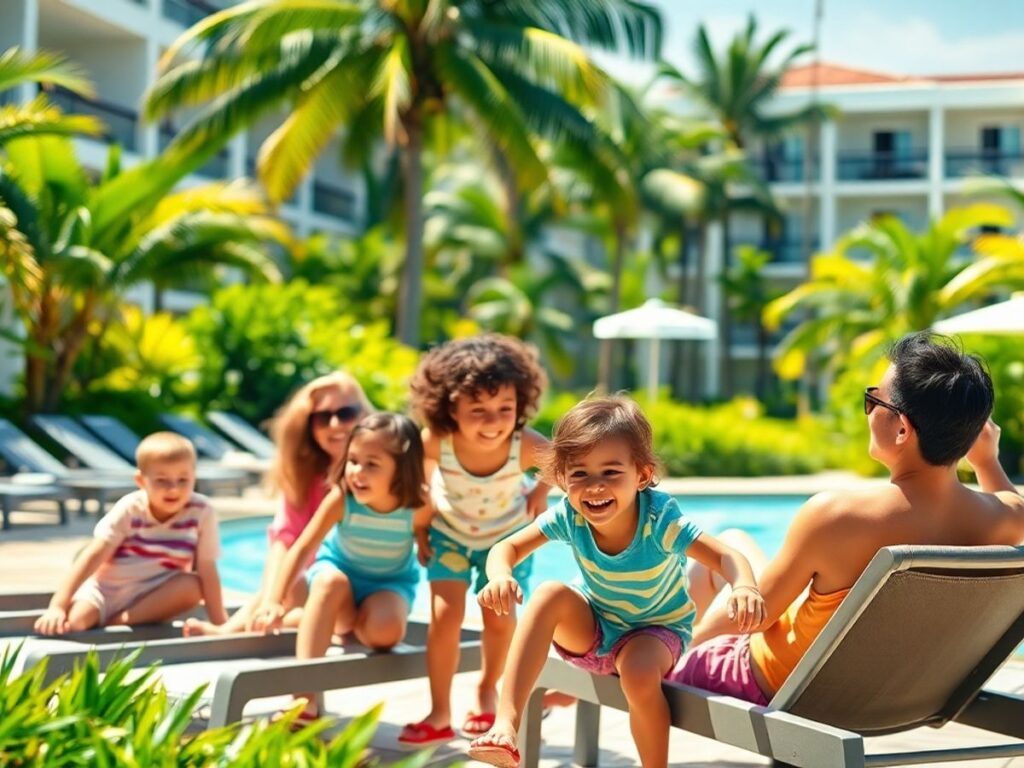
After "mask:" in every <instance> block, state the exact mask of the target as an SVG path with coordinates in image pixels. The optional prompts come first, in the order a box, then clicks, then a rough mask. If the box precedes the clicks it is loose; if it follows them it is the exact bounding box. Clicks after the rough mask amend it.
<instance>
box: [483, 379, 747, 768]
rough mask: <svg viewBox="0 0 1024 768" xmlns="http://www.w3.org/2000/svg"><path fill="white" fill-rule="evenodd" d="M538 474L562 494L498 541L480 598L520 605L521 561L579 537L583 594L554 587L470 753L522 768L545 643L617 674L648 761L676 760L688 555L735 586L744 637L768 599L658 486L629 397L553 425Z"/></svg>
mask: <svg viewBox="0 0 1024 768" xmlns="http://www.w3.org/2000/svg"><path fill="white" fill-rule="evenodd" d="M540 466H541V471H542V476H545V477H550V478H552V479H553V480H554V481H555V482H556V483H557V484H558V485H559V486H561V487H562V488H563V489H564V490H565V492H566V494H567V496H566V498H565V499H564V500H562V501H561V502H559V503H558V504H556V505H555V506H553V507H551V508H550V509H548V511H547V512H545V513H544V514H542V515H541V516H540V517H538V518H537V521H536V522H535V523H533V524H531V525H529V526H527V527H526V528H523V529H522V530H520V531H518V532H516V533H514V534H512V535H511V536H509V537H508V538H507V539H505V540H503V541H501V542H499V543H498V544H497V545H495V546H494V548H493V549H492V550H491V554H490V556H489V557H488V558H487V576H488V578H489V581H488V583H487V586H486V587H484V589H483V590H482V591H481V592H480V596H479V601H480V605H481V606H482V607H483V608H485V609H488V610H487V611H485V615H486V614H487V613H495V614H497V615H506V614H508V613H509V612H510V611H512V610H513V608H514V606H515V604H516V603H521V602H522V600H523V591H522V588H521V586H520V584H519V581H518V579H517V578H516V577H515V571H514V568H515V566H516V564H517V563H519V562H521V561H522V560H523V559H524V558H526V557H529V555H530V554H531V553H532V552H533V551H534V550H536V549H537V548H538V547H540V546H541V545H543V544H545V543H547V542H548V541H550V540H558V541H564V542H566V543H568V544H569V545H570V547H571V548H572V551H573V555H574V557H575V558H576V562H577V564H578V565H579V568H580V571H581V573H582V575H583V587H582V589H579V590H577V589H575V588H573V587H570V586H567V585H565V584H561V583H558V582H545V583H544V584H541V585H540V587H539V588H538V589H537V591H536V592H535V593H534V594H533V595H532V596H531V598H530V602H529V605H527V606H526V611H525V613H524V615H523V621H522V623H521V624H520V625H519V627H518V628H517V630H516V632H515V637H514V638H513V640H512V647H511V650H510V653H509V660H508V669H507V671H506V675H505V680H504V682H503V684H502V688H501V700H500V702H499V704H498V712H497V717H496V719H495V722H494V727H493V728H492V729H491V731H490V732H488V733H487V734H486V735H484V736H482V737H480V738H478V739H476V740H475V741H474V742H473V744H472V746H471V748H470V751H469V755H470V757H472V758H473V759H475V760H481V761H483V762H487V763H491V764H493V765H498V766H507V767H509V768H512V767H513V766H517V765H518V764H519V751H518V749H517V747H516V733H517V732H518V730H519V722H520V718H521V716H522V712H523V708H524V706H525V705H526V701H527V698H528V697H529V695H530V692H531V691H532V690H533V686H534V683H535V682H536V680H537V677H538V675H539V674H540V672H541V668H542V667H543V666H544V661H545V659H546V658H547V656H548V649H549V648H550V646H551V644H552V641H554V646H555V650H556V651H557V652H558V654H559V655H560V656H561V657H562V658H563V659H566V660H567V661H569V662H570V663H572V664H575V665H577V666H579V667H582V668H583V669H586V670H587V671H589V672H593V673H596V674H615V675H619V676H620V677H621V678H622V690H623V693H624V694H625V696H626V701H627V702H628V704H629V711H630V728H631V730H632V732H633V738H634V740H635V741H636V746H637V750H638V752H639V753H640V760H641V763H642V764H643V765H644V766H645V768H660V767H661V766H665V765H666V764H667V760H668V726H669V710H668V702H667V701H666V700H665V697H664V695H663V694H662V692H661V681H662V678H664V677H665V675H666V674H667V673H668V672H669V671H670V670H671V669H672V667H673V665H674V664H675V663H676V661H677V660H678V659H679V656H680V654H681V653H682V651H683V650H684V648H685V646H686V645H687V644H688V643H689V640H690V636H691V627H692V624H693V619H694V614H695V608H694V605H693V601H692V600H691V599H690V597H689V595H688V594H687V582H686V558H687V557H692V558H694V559H695V560H697V561H698V562H700V563H703V564H704V565H706V566H707V567H708V568H709V569H711V570H713V571H715V572H717V573H720V574H721V575H722V576H723V577H724V578H725V579H726V580H727V581H728V582H729V583H730V584H732V590H733V591H732V595H731V596H730V598H729V603H728V608H729V614H730V616H731V617H732V618H733V620H734V621H735V622H736V624H737V625H738V628H739V630H740V631H741V632H747V631H750V630H751V629H752V628H753V627H755V626H757V624H758V623H760V621H761V618H762V616H763V613H764V602H763V600H762V599H761V595H760V592H758V589H757V586H756V585H755V582H754V576H753V574H752V572H751V569H750V564H749V563H748V562H747V560H746V558H744V557H743V555H741V554H740V553H739V552H737V551H735V550H733V549H731V548H729V547H727V546H725V545H724V544H722V543H721V542H719V541H718V540H716V539H715V538H713V537H712V536H710V535H708V534H706V533H702V532H701V530H700V529H699V528H698V527H697V526H696V525H694V524H693V523H692V522H690V521H689V520H687V519H686V518H685V517H684V516H683V514H682V512H681V511H680V509H679V505H678V504H677V503H676V501H675V499H674V498H672V497H671V496H669V495H668V494H665V493H662V492H660V491H656V490H654V488H653V486H654V484H655V482H656V479H655V470H656V468H657V459H656V457H655V455H654V451H653V447H652V432H651V425H650V423H649V422H648V421H647V419H646V418H645V417H644V415H643V413H642V412H641V411H640V408H639V407H637V405H636V403H634V402H633V401H632V400H628V399H626V398H623V397H614V398H604V399H593V400H587V401H585V402H583V403H580V404H579V405H577V406H576V407H574V408H573V409H572V410H570V411H569V413H567V414H566V415H565V417H564V418H563V419H562V420H561V421H560V422H559V423H558V425H557V426H556V427H555V433H554V437H553V438H552V443H551V448H550V449H549V450H548V451H547V452H546V453H545V454H543V455H542V456H541V460H540Z"/></svg>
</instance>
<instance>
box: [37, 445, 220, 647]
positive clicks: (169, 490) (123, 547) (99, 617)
mask: <svg viewBox="0 0 1024 768" xmlns="http://www.w3.org/2000/svg"><path fill="white" fill-rule="evenodd" d="M135 462H136V465H137V466H138V471H137V472H136V473H135V482H136V484H137V485H138V486H139V489H140V490H138V491H134V492H132V493H129V494H128V495H127V496H125V497H124V498H122V499H121V500H120V501H118V502H117V503H116V504H115V505H114V507H113V508H112V509H111V510H110V511H109V512H108V513H107V514H106V515H105V516H104V517H103V519H101V520H100V521H99V522H98V523H97V524H96V528H95V531H94V533H93V537H94V538H93V541H92V542H91V543H90V544H89V545H88V546H87V547H86V548H85V550H84V551H83V552H82V553H81V554H80V555H79V556H78V558H77V559H76V560H75V562H74V563H73V564H72V566H71V573H70V574H68V576H67V578H66V579H65V580H64V583H63V584H62V585H61V586H60V588H59V589H58V590H57V591H56V592H55V593H54V595H53V598H52V599H51V600H50V607H49V608H47V609H46V612H45V613H43V615H42V616H40V617H39V619H37V620H36V623H35V630H36V632H38V633H40V634H43V635H62V634H64V633H65V632H80V631H82V630H86V629H92V628H93V627H95V626H105V625H108V624H151V623H155V622H159V621H166V620H167V619H171V618H173V617H174V616H177V615H178V614H179V613H181V612H182V611H186V610H188V609H189V608H192V607H194V606H195V605H197V604H198V603H199V600H200V599H202V600H203V601H205V603H206V612H207V614H209V617H210V620H211V621H213V622H214V623H216V624H221V623H223V622H224V621H225V620H226V619H227V615H226V614H225V612H224V602H223V598H222V596H221V589H220V577H219V576H218V575H217V556H218V554H219V550H220V540H219V538H218V535H217V520H216V518H215V517H214V513H213V509H212V508H211V507H210V503H209V502H208V501H207V499H206V498H205V497H203V496H200V495H199V494H197V493H193V492H192V490H193V488H195V484H196V452H195V449H194V448H193V447H192V443H191V442H189V441H188V440H186V439H185V438H184V437H182V436H180V435H176V434H174V433H173V432H157V433H155V434H152V435H149V436H148V437H146V438H145V439H144V440H143V441H142V442H140V443H139V447H138V449H137V450H136V452H135ZM193 566H194V567H195V572H194V573H193Z"/></svg>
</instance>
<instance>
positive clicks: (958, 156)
mask: <svg viewBox="0 0 1024 768" xmlns="http://www.w3.org/2000/svg"><path fill="white" fill-rule="evenodd" d="M976 174H988V175H994V176H1010V177H1019V176H1024V151H1021V150H1016V151H1007V150H1001V149H979V148H978V147H969V148H963V149H955V148H954V149H947V150H946V177H947V178H951V179H955V178H960V177H961V176H973V175H976Z"/></svg>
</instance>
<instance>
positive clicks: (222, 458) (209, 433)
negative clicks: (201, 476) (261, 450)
mask: <svg viewBox="0 0 1024 768" xmlns="http://www.w3.org/2000/svg"><path fill="white" fill-rule="evenodd" d="M160 421H161V422H163V425H164V426H165V427H167V428H168V429H169V430H171V431H172V432H177V433H178V434H179V435H184V436H185V437H187V438H188V439H189V440H191V441H192V444H193V445H195V447H196V452H197V453H198V454H199V455H200V456H203V457H205V458H207V459H212V460H214V461H219V462H221V463H222V464H224V465H225V466H231V467H238V468H239V469H245V470H247V471H249V472H253V473H258V474H262V473H263V472H266V471H267V470H268V469H270V461H269V459H261V458H258V457H256V456H253V455H252V454H251V453H246V452H244V451H239V450H238V449H237V448H235V446H233V445H232V444H231V443H229V442H228V441H227V440H225V439H224V438H222V437H221V436H220V435H218V434H217V433H216V432H214V431H213V430H212V429H209V428H208V427H205V426H203V425H202V424H200V423H199V422H198V421H195V420H194V419H190V418H189V417H188V416H181V415H179V414H174V413H162V414H160Z"/></svg>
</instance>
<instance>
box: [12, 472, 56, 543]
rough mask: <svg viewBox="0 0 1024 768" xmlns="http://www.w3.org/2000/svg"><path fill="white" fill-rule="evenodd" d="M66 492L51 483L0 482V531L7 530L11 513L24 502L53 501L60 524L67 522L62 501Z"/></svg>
mask: <svg viewBox="0 0 1024 768" xmlns="http://www.w3.org/2000/svg"><path fill="white" fill-rule="evenodd" d="M67 497H68V492H67V491H66V490H65V489H64V488H61V487H60V486H57V485H53V484H52V483H42V484H40V483H24V482H22V483H19V482H13V481H12V480H6V479H4V480H0V529H2V530H5V531H6V530H9V529H10V527H11V513H12V512H14V510H16V509H18V508H19V507H20V506H21V505H22V503H24V502H26V501H40V500H42V501H53V502H55V503H56V504H57V513H58V514H59V516H60V524H61V525H66V524H67V522H68V509H67V507H66V506H65V504H64V501H65V500H66V499H67Z"/></svg>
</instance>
